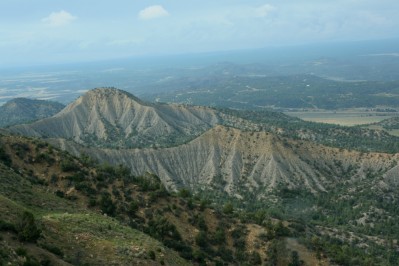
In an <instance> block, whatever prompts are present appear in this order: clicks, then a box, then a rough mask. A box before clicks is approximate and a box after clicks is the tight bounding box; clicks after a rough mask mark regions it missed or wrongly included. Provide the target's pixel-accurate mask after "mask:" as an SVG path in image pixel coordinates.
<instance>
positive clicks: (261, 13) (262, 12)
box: [254, 4, 276, 18]
mask: <svg viewBox="0 0 399 266" xmlns="http://www.w3.org/2000/svg"><path fill="white" fill-rule="evenodd" d="M275 9H276V8H275V7H274V6H272V5H269V4H265V5H263V6H260V7H258V8H255V9H254V15H255V17H258V18H264V17H267V16H268V15H269V14H270V12H272V11H273V10H275Z"/></svg>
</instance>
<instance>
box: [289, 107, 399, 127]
mask: <svg viewBox="0 0 399 266" xmlns="http://www.w3.org/2000/svg"><path fill="white" fill-rule="evenodd" d="M285 114H287V115H290V116H295V117H299V118H301V119H303V120H305V121H312V122H320V123H327V124H337V125H343V126H355V125H364V124H371V123H377V122H380V121H382V120H384V119H388V118H391V117H393V116H398V115H399V114H398V113H394V112H392V113H388V112H372V111H358V110H344V111H305V112H303V111H298V112H285Z"/></svg>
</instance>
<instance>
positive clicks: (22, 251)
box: [15, 247, 28, 257]
mask: <svg viewBox="0 0 399 266" xmlns="http://www.w3.org/2000/svg"><path fill="white" fill-rule="evenodd" d="M15 253H17V255H18V256H21V257H25V256H26V255H28V252H27V251H26V248H23V247H18V248H17V249H16V250H15Z"/></svg>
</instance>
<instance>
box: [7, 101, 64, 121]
mask: <svg viewBox="0 0 399 266" xmlns="http://www.w3.org/2000/svg"><path fill="white" fill-rule="evenodd" d="M64 107H65V106H64V105H63V104H61V103H57V102H51V101H44V100H34V99H26V98H16V99H13V100H10V101H8V102H7V103H5V104H4V105H3V106H0V127H6V126H11V125H16V124H22V123H27V122H30V121H35V120H38V119H43V118H46V117H50V116H52V115H55V114H56V113H58V112H59V111H61V110H62V109H63V108H64Z"/></svg>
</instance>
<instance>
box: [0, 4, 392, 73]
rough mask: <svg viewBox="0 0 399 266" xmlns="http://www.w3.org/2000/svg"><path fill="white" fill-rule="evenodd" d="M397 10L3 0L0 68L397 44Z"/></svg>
mask: <svg viewBox="0 0 399 266" xmlns="http://www.w3.org/2000/svg"><path fill="white" fill-rule="evenodd" d="M398 11H399V2H397V1H393V0H383V1H378V2H376V1H370V0H351V1H344V0H339V1H322V2H320V1H315V0H312V1H293V0H289V1H284V2H281V1H280V2H279V1H258V0H252V1H227V0H223V1H217V2H215V1H201V2H200V1H190V2H189V3H188V2H183V3H181V2H179V1H173V0H165V1H157V2H150V1H146V2H136V1H135V2H131V1H127V0H121V1H117V2H115V1H114V2H109V1H106V2H105V1H104V2H98V1H92V0H88V1H84V2H75V1H66V0H62V1H50V0H38V1H27V0H17V1H15V0H13V1H10V0H5V1H1V3H0V21H1V24H0V32H1V34H0V57H1V58H2V60H1V62H0V67H2V68H7V67H15V66H34V65H50V64H64V63H74V62H91V61H103V60H110V59H118V58H127V57H134V58H143V57H151V56H170V55H179V54H180V55H187V54H201V53H210V52H224V51H226V52H229V51H240V50H251V49H261V48H276V47H295V46H302V45H314V44H320V45H322V44H329V43H345V42H356V41H364V40H387V39H397V38H398V37H399V28H398V27H397V25H399V17H398V16H397V13H398ZM396 52H397V51H396Z"/></svg>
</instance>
